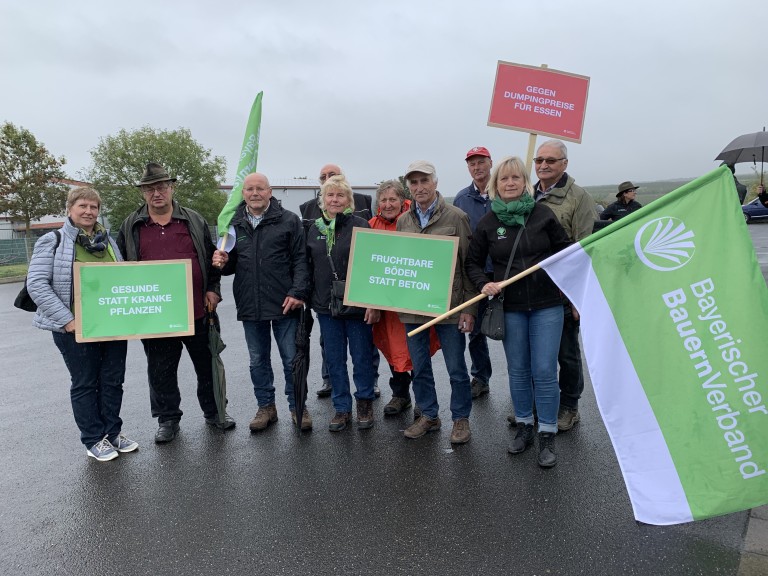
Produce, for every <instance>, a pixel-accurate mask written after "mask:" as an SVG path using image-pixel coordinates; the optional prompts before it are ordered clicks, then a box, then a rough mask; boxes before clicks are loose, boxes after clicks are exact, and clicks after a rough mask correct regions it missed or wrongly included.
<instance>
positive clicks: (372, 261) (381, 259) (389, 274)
mask: <svg viewBox="0 0 768 576" xmlns="http://www.w3.org/2000/svg"><path fill="white" fill-rule="evenodd" d="M458 249H459V239H458V238H453V237H451V236H427V235H423V234H409V233H407V232H386V231H383V230H367V229H365V228H355V229H354V230H353V231H352V247H351V252H350V257H349V265H348V267H347V287H346V291H345V293H344V303H345V304H349V305H353V306H362V307H365V308H377V309H380V310H393V311H395V312H415V313H418V314H424V315H426V316H439V315H440V314H442V313H443V312H445V311H447V310H448V309H449V308H450V304H451V287H452V285H453V271H454V267H455V263H456V253H457V252H458Z"/></svg>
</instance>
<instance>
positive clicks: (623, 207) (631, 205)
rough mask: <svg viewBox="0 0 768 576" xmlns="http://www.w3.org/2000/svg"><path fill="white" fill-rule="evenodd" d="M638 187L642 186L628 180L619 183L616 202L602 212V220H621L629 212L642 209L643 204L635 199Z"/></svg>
mask: <svg viewBox="0 0 768 576" xmlns="http://www.w3.org/2000/svg"><path fill="white" fill-rule="evenodd" d="M638 188H640V186H635V185H634V184H632V182H630V181H628V180H627V181H626V182H622V183H621V184H619V191H618V192H617V193H616V198H617V200H616V202H614V203H613V204H611V205H610V206H608V208H606V209H605V210H603V212H602V213H601V214H600V220H610V221H611V222H616V220H621V219H622V218H624V216H626V215H627V214H631V213H632V212H634V211H635V210H640V208H642V207H643V205H642V204H640V202H638V201H637V200H635V196H636V195H637V189H638Z"/></svg>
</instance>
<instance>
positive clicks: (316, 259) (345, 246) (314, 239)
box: [307, 214, 370, 314]
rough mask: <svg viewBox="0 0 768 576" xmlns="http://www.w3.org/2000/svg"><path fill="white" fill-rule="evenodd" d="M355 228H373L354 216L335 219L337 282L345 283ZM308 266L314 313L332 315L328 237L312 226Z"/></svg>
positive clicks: (309, 237) (309, 239)
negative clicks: (326, 240) (343, 281)
mask: <svg viewBox="0 0 768 576" xmlns="http://www.w3.org/2000/svg"><path fill="white" fill-rule="evenodd" d="M352 228H370V226H369V225H368V222H367V221H366V220H363V219H362V218H360V217H358V216H355V215H353V214H349V215H347V214H338V215H336V240H335V244H334V245H333V250H332V251H331V257H332V258H333V265H334V267H335V269H336V273H337V275H338V280H346V278H347V264H348V263H349V250H350V248H351V246H352ZM307 263H308V266H309V277H310V292H311V294H312V296H311V301H312V310H314V311H315V312H317V313H318V314H330V313H331V311H330V305H331V282H332V281H333V280H335V278H334V277H333V273H332V272H331V263H330V262H329V261H328V249H327V248H326V242H325V236H324V235H322V234H321V233H320V230H318V228H317V225H316V224H315V223H314V222H313V223H312V225H311V226H310V227H309V230H307Z"/></svg>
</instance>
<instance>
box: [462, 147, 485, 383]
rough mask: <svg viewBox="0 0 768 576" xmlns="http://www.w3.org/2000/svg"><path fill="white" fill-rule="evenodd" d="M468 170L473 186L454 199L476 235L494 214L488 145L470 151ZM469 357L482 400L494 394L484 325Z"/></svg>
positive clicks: (473, 338) (479, 314) (482, 309)
mask: <svg viewBox="0 0 768 576" xmlns="http://www.w3.org/2000/svg"><path fill="white" fill-rule="evenodd" d="M465 160H466V162H467V170H469V174H470V176H472V183H471V184H470V185H469V186H467V187H466V188H462V189H461V190H459V193H458V194H456V198H454V199H453V205H454V206H456V207H457V208H461V209H462V210H464V212H466V213H467V216H469V226H470V228H472V232H473V233H474V231H475V229H476V228H477V223H478V222H480V219H481V218H482V217H483V216H485V215H486V214H488V212H490V211H491V201H490V200H489V198H488V192H487V190H486V188H487V186H488V181H489V180H490V179H491V168H492V167H493V161H492V160H491V153H490V152H489V151H488V148H486V147H484V146H475V147H473V148H470V149H469V151H468V152H467V155H466V157H465ZM485 271H486V273H488V274H489V275H490V276H489V279H490V280H489V281H491V280H493V264H491V259H490V258H488V262H487V263H486V268H485ZM487 305H488V299H487V298H485V299H483V300H481V301H480V302H479V303H478V307H477V317H478V318H482V317H483V314H484V313H485V308H486V307H487ZM467 347H468V348H469V357H470V358H471V359H472V365H471V367H470V370H469V373H470V374H471V375H472V398H478V397H480V396H482V395H483V394H488V392H489V391H490V387H489V385H488V384H489V382H490V380H491V374H492V373H493V368H492V366H491V358H490V352H489V350H488V340H487V339H486V337H485V334H483V333H482V332H480V322H475V329H474V330H473V331H472V334H470V335H469V345H468V346H467Z"/></svg>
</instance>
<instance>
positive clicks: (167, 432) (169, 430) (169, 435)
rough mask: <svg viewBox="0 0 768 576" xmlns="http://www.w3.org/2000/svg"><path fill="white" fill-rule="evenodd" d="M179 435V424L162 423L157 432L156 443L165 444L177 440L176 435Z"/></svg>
mask: <svg viewBox="0 0 768 576" xmlns="http://www.w3.org/2000/svg"><path fill="white" fill-rule="evenodd" d="M178 433H179V423H178V422H173V421H171V422H160V427H159V428H158V429H157V432H155V443H157V444H165V443H166V442H170V441H171V440H173V439H174V438H176V434H178Z"/></svg>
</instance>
